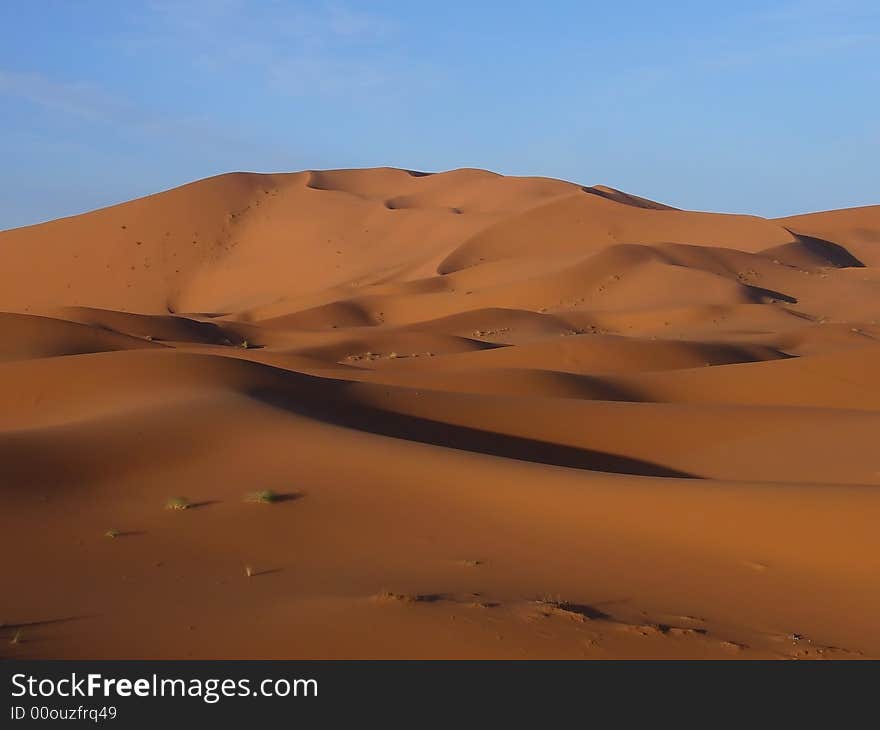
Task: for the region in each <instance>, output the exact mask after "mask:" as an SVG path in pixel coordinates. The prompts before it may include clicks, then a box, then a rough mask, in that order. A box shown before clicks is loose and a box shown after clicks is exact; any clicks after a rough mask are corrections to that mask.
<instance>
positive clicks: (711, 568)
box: [0, 168, 880, 659]
mask: <svg viewBox="0 0 880 730" xmlns="http://www.w3.org/2000/svg"><path fill="white" fill-rule="evenodd" d="M0 254H2V256H3V261H4V266H5V273H6V276H5V279H4V286H3V287H2V288H0V464H2V465H3V479H2V480H0V498H2V500H3V510H2V516H3V517H2V525H0V534H2V536H3V548H4V553H5V554H6V555H7V556H10V559H9V560H7V562H6V571H5V572H6V583H5V585H6V590H5V591H4V601H3V602H2V607H0V611H2V613H0V624H2V626H0V635H2V637H3V638H4V641H3V642H2V644H0V654H2V655H3V656H15V657H93V658H109V657H126V658H137V657H145V658H147V657H172V658H188V657H204V658H224V657H225V658H264V657H265V658H324V657H330V658H359V657H372V658H381V657H392V658H397V657H399V658H403V657H407V658H413V657H422V658H423V657H433V658H462V657H463V658H469V657H471V658H477V657H499V658H542V657H558V658H745V659H750V658H868V657H873V658H876V657H878V656H880V638H878V634H877V631H876V616H877V614H878V611H880V589H878V588H877V581H876V575H877V573H878V570H880V532H878V531H877V529H876V522H877V516H878V515H880V464H878V459H877V435H878V433H880V382H878V373H880V268H878V267H880V206H875V207H867V208H857V209H851V210H840V211H829V212H823V213H814V214H809V215H803V216H795V217H791V218H784V219H778V220H768V219H762V218H757V217H753V216H740V215H722V214H712V213H702V212H699V213H698V212H690V211H684V210H678V209H675V208H672V207H670V206H666V205H664V204H663V203H660V202H655V201H651V200H648V199H645V198H641V197H639V196H637V195H633V194H629V193H625V192H622V191H619V190H614V189H612V188H608V187H604V186H592V187H582V186H579V185H575V184H572V183H568V182H563V181H558V180H551V179H547V178H512V177H504V176H501V175H497V174H494V173H491V172H486V171H482V170H472V169H465V170H455V171H451V172H445V173H438V174H426V173H418V172H413V171H406V170H397V169H391V168H382V169H371V170H332V171H306V172H300V173H291V174H272V175H258V174H250V173H236V174H230V175H222V176H219V177H215V178H210V179H207V180H202V181H199V182H195V183H191V184H189V185H185V186H183V187H180V188H176V189H173V190H169V191H166V192H163V193H159V194H157V195H153V196H149V197H147V198H143V199H140V200H135V201H131V202H129V203H124V204H121V205H117V206H113V207H111V208H106V209H103V210H98V211H94V212H91V213H87V214H84V215H80V216H75V217H72V218H66V219H61V220H58V221H53V222H50V223H45V224H41V225H37V226H31V227H27V228H20V229H16V230H10V231H4V232H0ZM255 493H263V501H262V502H261V501H260V500H256V501H254V499H253V495H254V494H255ZM248 495H251V496H250V497H249V496H248ZM176 497H181V498H185V500H186V501H185V503H180V502H178V503H177V506H186V507H187V508H186V509H166V506H167V503H168V500H169V499H171V498H176ZM14 636H16V637H17V641H16V642H15V643H10V640H11V639H12V637H14Z"/></svg>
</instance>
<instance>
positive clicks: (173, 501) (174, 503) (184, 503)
mask: <svg viewBox="0 0 880 730" xmlns="http://www.w3.org/2000/svg"><path fill="white" fill-rule="evenodd" d="M190 507H192V504H191V503H190V501H189V500H188V499H187V498H186V497H171V498H170V499H169V500H168V501H167V502H165V509H173V510H184V509H189V508H190Z"/></svg>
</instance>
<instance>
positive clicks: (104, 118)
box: [0, 0, 880, 228]
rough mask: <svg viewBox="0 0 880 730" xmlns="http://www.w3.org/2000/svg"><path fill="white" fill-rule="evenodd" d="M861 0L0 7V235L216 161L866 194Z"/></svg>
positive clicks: (807, 202) (729, 195) (875, 172)
mask: <svg viewBox="0 0 880 730" xmlns="http://www.w3.org/2000/svg"><path fill="white" fill-rule="evenodd" d="M878 90H880V2H877V0H836V1H835V2H830V0H826V1H822V2H820V1H816V0H793V1H791V2H753V1H751V0H741V1H740V2H736V3H716V2H676V1H675V0H669V1H668V2H663V3H661V2H656V1H655V0H632V1H630V2H625V1H621V2H616V3H611V2H607V0H603V1H602V2H591V1H590V0H578V1H571V2H569V1H568V0H543V1H542V2H534V1H533V2H516V1H515V0H508V1H507V2H480V1H479V0H471V1H470V2H459V1H457V0H444V1H443V2H421V1H417V0H409V1H404V0H374V1H372V2H357V1H355V0H339V1H338V2H337V1H336V0H317V1H306V0H302V1H298V0H289V1H287V2H281V1H280V0H261V1H257V0H156V1H154V2H136V1H134V0H130V1H129V0H127V1H126V2H118V1H113V2H109V1H106V0H77V2H70V1H69V0H3V1H2V2H0V159H2V163H3V164H2V174H0V228H8V227H12V226H18V225H25V224H29V223H33V222H37V221H41V220H46V219H49V218H53V217H57V216H61V215H69V214H73V213H77V212H81V211H84V210H88V209H92V208H95V207H99V206H103V205H108V204H111V203H115V202H120V201H123V200H127V199H130V198H133V197H137V196H140V195H145V194H148V193H151V192H155V191H157V190H160V189H164V188H168V187H173V186H175V185H178V184H181V183H184V182H187V181H189V180H193V179H196V178H200V177H206V176H208V175H213V174H216V173H220V172H227V171H230V170H257V171H288V170H299V169H306V168H327V167H365V166H373V165H392V166H397V167H406V168H412V169H422V170H443V169H450V168H455V167H463V166H467V167H484V168H489V169H492V170H496V171H498V172H503V173H509V174H524V175H546V176H551V177H561V178H565V179H569V180H574V181H577V182H580V183H584V184H597V183H603V184H606V185H611V186H614V187H619V188H622V189H624V190H627V191H630V192H633V193H636V194H639V195H645V196H648V197H653V198H657V199H660V200H662V201H664V202H667V203H670V204H673V205H678V206H682V207H686V208H693V209H705V210H719V211H728V212H746V213H756V214H759V215H767V216H773V215H787V214H792V213H798V212H805V211H809V210H818V209H828V208H836V207H844V206H852V205H867V204H874V203H880V93H878Z"/></svg>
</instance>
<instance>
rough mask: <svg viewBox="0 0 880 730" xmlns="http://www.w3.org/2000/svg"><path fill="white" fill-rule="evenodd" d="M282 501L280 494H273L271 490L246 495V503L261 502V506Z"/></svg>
mask: <svg viewBox="0 0 880 730" xmlns="http://www.w3.org/2000/svg"><path fill="white" fill-rule="evenodd" d="M280 500H281V495H280V494H278V492H273V491H272V490H271V489H264V490H262V491H260V492H250V493H248V494H246V495H245V497H244V501H245V502H259V503H260V504H272V503H273V502H278V501H280Z"/></svg>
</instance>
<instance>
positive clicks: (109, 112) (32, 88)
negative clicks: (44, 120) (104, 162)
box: [0, 69, 125, 121]
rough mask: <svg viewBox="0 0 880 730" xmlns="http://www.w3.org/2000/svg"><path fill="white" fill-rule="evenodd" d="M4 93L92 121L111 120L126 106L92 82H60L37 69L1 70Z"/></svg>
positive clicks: (0, 80) (2, 92) (1, 84)
mask: <svg viewBox="0 0 880 730" xmlns="http://www.w3.org/2000/svg"><path fill="white" fill-rule="evenodd" d="M0 94H4V95H7V96H13V97H17V98H19V99H24V100H26V101H29V102H31V103H33V104H37V105H39V106H41V107H44V108H46V109H51V110H54V111H60V112H64V113H66V114H72V115H74V116H77V117H81V118H83V119H86V120H90V121H110V120H112V119H114V118H117V117H118V116H119V115H120V114H121V113H123V111H124V109H125V104H124V102H122V101H121V100H119V99H117V98H116V97H114V96H113V95H111V94H108V93H107V92H105V91H104V90H102V89H101V88H99V87H98V86H96V85H94V84H92V83H89V82H85V81H60V80H56V79H53V78H51V77H49V76H47V75H45V74H43V73H39V72H36V71H10V70H4V69H0Z"/></svg>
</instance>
